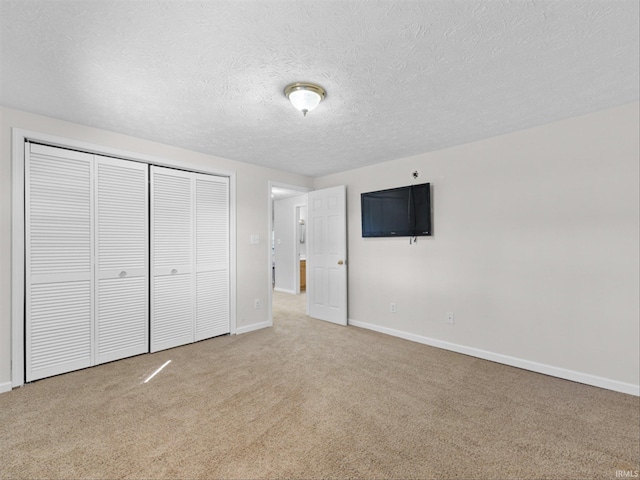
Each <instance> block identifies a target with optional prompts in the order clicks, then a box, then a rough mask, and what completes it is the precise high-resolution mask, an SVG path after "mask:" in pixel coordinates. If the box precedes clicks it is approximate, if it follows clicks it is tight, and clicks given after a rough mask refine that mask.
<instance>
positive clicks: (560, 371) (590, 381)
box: [349, 319, 640, 397]
mask: <svg viewBox="0 0 640 480" xmlns="http://www.w3.org/2000/svg"><path fill="white" fill-rule="evenodd" d="M349 325H353V326H354V327H360V328H366V329H367V330H374V331H376V332H380V333H385V334H387V335H392V336H394V337H399V338H403V339H405V340H411V341H412V342H417V343H422V344H424V345H430V346H432V347H437V348H442V349H444V350H450V351H452V352H457V353H462V354H464V355H470V356H472V357H477V358H482V359H484V360H490V361H492V362H497V363H502V364H505V365H510V366H512V367H518V368H522V369H525V370H531V371H532V372H537V373H543V374H545V375H551V376H552V377H558V378H562V379H564V380H571V381H573V382H578V383H584V384H586V385H591V386H594V387H600V388H606V389H607V390H614V391H616V392H621V393H628V394H629V395H635V396H636V397H638V396H640V385H634V384H632V383H625V382H619V381H617V380H611V379H609V378H604V377H598V376H596V375H590V374H588V373H582V372H576V371H574V370H567V369H565V368H560V367H554V366H552V365H546V364H544V363H538V362H532V361H531V360H524V359H522V358H517V357H511V356H508V355H502V354H500V353H494V352H489V351H487V350H481V349H479V348H473V347H466V346H464V345H459V344H457V343H451V342H445V341H443V340H437V339H435V338H429V337H423V336H422V335H416V334H414V333H407V332H403V331H400V330H395V329H393V328H387V327H381V326H379V325H373V324H370V323H365V322H360V321H358V320H351V319H350V320H349Z"/></svg>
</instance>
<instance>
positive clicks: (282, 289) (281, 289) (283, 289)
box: [273, 287, 296, 295]
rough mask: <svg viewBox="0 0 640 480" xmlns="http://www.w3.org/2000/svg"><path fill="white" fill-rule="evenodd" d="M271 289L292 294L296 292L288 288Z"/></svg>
mask: <svg viewBox="0 0 640 480" xmlns="http://www.w3.org/2000/svg"><path fill="white" fill-rule="evenodd" d="M273 291H274V292H280V293H290V294H292V295H295V294H296V291H295V290H289V289H288V288H280V287H274V289H273Z"/></svg>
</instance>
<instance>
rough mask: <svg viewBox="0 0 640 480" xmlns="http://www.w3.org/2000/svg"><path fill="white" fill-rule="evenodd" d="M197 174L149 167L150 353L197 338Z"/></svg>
mask: <svg viewBox="0 0 640 480" xmlns="http://www.w3.org/2000/svg"><path fill="white" fill-rule="evenodd" d="M192 179H193V174H192V173H190V172H183V171H180V170H172V169H169V168H163V167H156V166H152V167H151V199H152V200H151V266H152V271H151V351H152V352H156V351H158V350H164V349H166V348H172V347H176V346H178V345H184V344H187V343H191V342H193V339H194V321H193V318H194V310H195V302H194V298H195V292H194V286H195V282H194V281H193V195H194V189H193V186H192Z"/></svg>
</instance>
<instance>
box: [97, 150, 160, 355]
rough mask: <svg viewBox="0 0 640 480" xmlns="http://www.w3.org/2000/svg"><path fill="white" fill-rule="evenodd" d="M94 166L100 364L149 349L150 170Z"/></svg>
mask: <svg viewBox="0 0 640 480" xmlns="http://www.w3.org/2000/svg"><path fill="white" fill-rule="evenodd" d="M95 165H96V166H95V168H96V174H95V177H96V181H95V189H96V213H95V218H96V249H97V252H96V254H97V262H96V269H97V271H96V276H97V281H96V283H97V285H96V329H95V335H96V341H95V345H96V350H95V363H96V364H98V363H105V362H110V361H113V360H118V359H120V358H125V357H130V356H132V355H138V354H140V353H145V352H148V351H149V337H148V335H149V311H148V310H149V287H148V286H149V263H148V262H149V253H148V252H149V213H148V212H149V200H148V188H147V185H148V171H149V166H148V165H146V164H143V163H136V162H131V161H127V160H119V159H115V158H108V157H96V163H95Z"/></svg>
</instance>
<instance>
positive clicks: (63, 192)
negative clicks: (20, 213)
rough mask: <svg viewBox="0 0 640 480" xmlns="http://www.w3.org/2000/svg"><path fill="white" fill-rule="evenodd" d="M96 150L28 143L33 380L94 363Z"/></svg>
mask: <svg viewBox="0 0 640 480" xmlns="http://www.w3.org/2000/svg"><path fill="white" fill-rule="evenodd" d="M93 168H94V166H93V156H92V155H90V154H85V153H80V152H74V151H68V150H64V149H60V148H54V147H47V146H42V145H36V144H30V143H27V144H26V145H25V230H26V231H25V239H26V242H25V262H26V265H25V267H26V268H25V272H26V276H25V283H26V285H25V293H26V295H25V313H26V318H25V327H26V328H25V354H26V355H25V357H26V358H25V360H26V362H25V365H26V380H27V381H28V382H30V381H33V380H37V379H39V378H44V377H49V376H52V375H57V374H59V373H64V372H69V371H72V370H77V369H80V368H84V367H88V366H90V365H91V364H92V352H93V315H94V313H93V312H94V303H93V302H94V295H93V274H94V271H93V262H92V259H93V255H94V238H93V235H94V233H93V232H94V229H93V199H92V176H93Z"/></svg>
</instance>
